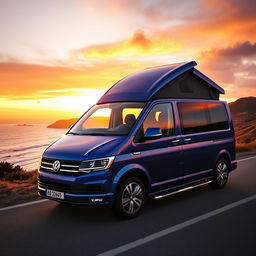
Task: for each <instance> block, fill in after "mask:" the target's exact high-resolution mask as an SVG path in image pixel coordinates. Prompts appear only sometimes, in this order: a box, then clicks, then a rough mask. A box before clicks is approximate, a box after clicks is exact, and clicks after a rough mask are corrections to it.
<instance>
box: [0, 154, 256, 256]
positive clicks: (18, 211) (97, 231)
mask: <svg viewBox="0 0 256 256" xmlns="http://www.w3.org/2000/svg"><path fill="white" fill-rule="evenodd" d="M99 254H100V255H102V256H112V255H145V256H150V255H154V256H161V255H190V256H191V255H214V256H215V255H218V256H221V255H227V256H229V255H232V256H235V255H244V256H250V255H252V256H255V255H256V157H255V156H250V157H244V158H242V159H240V160H239V162H238V169H237V170H235V171H234V172H232V173H231V175H230V179H229V183H228V185H227V187H226V188H225V189H222V190H212V189H211V188H210V186H209V185H206V186H203V187H200V188H196V189H194V190H190V191H186V192H184V193H180V194H176V195H172V196H170V197H168V198H165V199H162V200H157V201H156V200H150V201H149V202H148V203H147V205H146V207H145V209H144V211H143V213H142V214H141V215H140V216H139V217H138V218H135V219H132V220H125V221H123V220H118V219H116V218H115V216H114V215H113V214H112V211H111V209H110V208H108V207H104V208H101V207H98V208H91V207H82V206H61V205H59V204H58V203H56V202H52V201H48V200H44V201H41V202H40V203H36V204H31V205H25V206H20V207H17V208H11V209H10V208H9V209H8V208H7V209H0V255H1V256H5V255H12V256H13V255H27V256H28V255H35V256H39V255H44V256H46V255H69V256H75V255H85V256H87V255H99Z"/></svg>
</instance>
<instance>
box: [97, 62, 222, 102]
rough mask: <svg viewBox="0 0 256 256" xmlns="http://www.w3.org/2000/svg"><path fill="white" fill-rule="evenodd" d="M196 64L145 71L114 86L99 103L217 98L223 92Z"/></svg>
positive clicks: (189, 63)
mask: <svg viewBox="0 0 256 256" xmlns="http://www.w3.org/2000/svg"><path fill="white" fill-rule="evenodd" d="M196 65H197V63H196V62H195V61H191V62H184V63H176V64H170V65H164V66H159V67H153V68H147V69H145V70H143V71H139V72H136V73H134V74H132V75H129V76H127V77H125V78H123V79H122V80H120V81H119V82H117V83H116V84H114V85H113V86H112V87H111V88H110V89H109V90H108V91H107V92H106V93H105V94H104V95H103V96H102V97H101V99H100V100H99V101H98V104H101V103H108V102H120V101H149V100H151V99H163V98H172V99H175V98H177V99H180V98H190V99H215V100H216V99H219V94H220V93H221V94H224V93H225V92H224V90H223V89H222V88H221V87H220V86H218V85H217V84H216V83H215V82H213V81H212V80H211V79H210V78H208V77H207V76H205V75H204V74H202V73H201V72H200V71H199V70H197V69H195V68H194V67H195V66H196Z"/></svg>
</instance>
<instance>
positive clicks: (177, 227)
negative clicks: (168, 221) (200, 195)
mask: <svg viewBox="0 0 256 256" xmlns="http://www.w3.org/2000/svg"><path fill="white" fill-rule="evenodd" d="M255 199H256V194H254V195H252V196H249V197H246V198H244V199H242V200H239V201H237V202H234V203H231V204H228V205H226V206H223V207H221V208H219V209H216V210H214V211H211V212H208V213H205V214H203V215H200V216H198V217H196V218H193V219H190V220H187V221H185V222H182V223H180V224H177V225H175V226H171V227H169V228H167V229H164V230H162V231H159V232H156V233H153V234H151V235H149V236H146V237H144V238H141V239H138V240H136V241H133V242H131V243H128V244H125V245H122V246H120V247H117V248H114V249H112V250H109V251H106V252H103V253H100V254H98V255H97V256H114V255H117V254H120V253H123V252H126V251H128V250H131V249H133V248H135V247H138V246H140V245H143V244H145V243H148V242H151V241H153V240H156V239H158V238H160V237H163V236H166V235H169V234H171V233H174V232H176V231H178V230H181V229H183V228H186V227H188V226H191V225H193V224H195V223H198V222H200V221H203V220H206V219H208V218H211V217H213V216H215V215H218V214H220V213H223V212H225V211H228V210H230V209H232V208H235V207H237V206H239V205H242V204H245V203H247V202H250V201H252V200H255Z"/></svg>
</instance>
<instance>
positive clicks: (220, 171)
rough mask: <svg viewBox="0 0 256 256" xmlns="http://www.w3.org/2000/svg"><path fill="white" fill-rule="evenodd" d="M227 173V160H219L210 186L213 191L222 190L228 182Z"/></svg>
mask: <svg viewBox="0 0 256 256" xmlns="http://www.w3.org/2000/svg"><path fill="white" fill-rule="evenodd" d="M229 171H230V170H229V165H228V162H227V160H225V159H223V158H221V159H220V160H219V161H218V162H217V164H216V166H215V171H214V176H213V179H212V183H211V186H212V187H213V188H215V189H220V188H224V187H225V186H226V184H227V182H228V176H229Z"/></svg>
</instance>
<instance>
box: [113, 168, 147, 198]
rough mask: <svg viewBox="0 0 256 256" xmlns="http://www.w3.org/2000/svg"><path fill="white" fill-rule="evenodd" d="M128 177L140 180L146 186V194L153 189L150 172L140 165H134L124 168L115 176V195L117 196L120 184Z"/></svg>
mask: <svg viewBox="0 0 256 256" xmlns="http://www.w3.org/2000/svg"><path fill="white" fill-rule="evenodd" d="M128 177H137V178H139V179H140V180H141V181H142V182H143V184H144V186H145V190H146V194H148V193H149V191H150V188H151V185H150V184H151V179H150V176H149V174H148V172H147V171H146V170H145V169H144V168H143V167H142V166H140V165H138V164H132V165H128V166H126V167H124V168H122V169H121V170H120V171H119V172H118V173H117V175H116V176H115V178H114V181H113V186H114V188H113V191H114V194H116V191H117V189H118V188H119V186H120V184H121V183H122V182H123V181H124V180H125V179H127V178H128Z"/></svg>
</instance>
